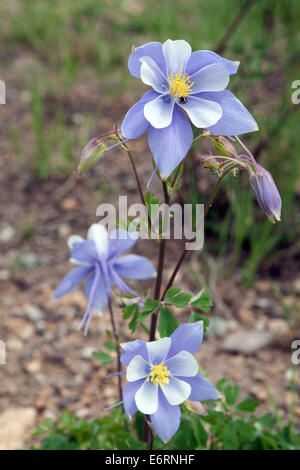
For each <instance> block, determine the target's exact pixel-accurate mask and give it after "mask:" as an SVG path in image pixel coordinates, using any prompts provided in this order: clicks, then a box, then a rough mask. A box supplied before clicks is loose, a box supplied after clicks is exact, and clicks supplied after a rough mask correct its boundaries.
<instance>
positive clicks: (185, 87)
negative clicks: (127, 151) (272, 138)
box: [121, 39, 258, 179]
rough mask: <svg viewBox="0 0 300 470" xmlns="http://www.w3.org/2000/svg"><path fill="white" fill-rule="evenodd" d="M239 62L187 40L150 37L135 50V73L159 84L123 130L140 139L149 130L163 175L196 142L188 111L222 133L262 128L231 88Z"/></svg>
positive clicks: (132, 111)
mask: <svg viewBox="0 0 300 470" xmlns="http://www.w3.org/2000/svg"><path fill="white" fill-rule="evenodd" d="M238 65H239V62H233V61H231V60H227V59H224V58H222V57H220V56H219V55H218V54H215V53H214V52H211V51H205V50H202V51H195V52H192V49H191V46H190V45H189V44H188V43H187V42H186V41H183V40H177V41H172V40H171V39H168V40H167V41H166V42H165V43H164V44H161V43H160V42H149V43H147V44H145V45H144V46H140V47H137V48H135V49H134V50H133V52H132V53H131V55H130V57H129V61H128V67H129V71H130V73H131V75H133V76H134V77H138V78H141V80H142V81H143V82H144V83H145V84H146V85H150V86H151V87H152V88H153V90H151V91H148V92H147V93H146V94H145V95H144V96H143V97H142V98H141V99H140V101H138V102H137V103H136V104H135V105H134V106H132V108H130V110H129V111H128V113H127V114H126V116H125V118H124V120H123V122H122V126H121V131H122V134H123V135H124V137H125V138H127V139H136V138H137V137H139V136H140V135H142V134H143V133H144V132H145V131H147V130H149V133H148V140H149V146H150V149H151V152H152V154H153V156H154V160H155V162H156V164H157V166H158V169H159V171H160V174H161V177H162V178H163V179H166V178H167V177H168V176H169V175H170V174H171V172H172V171H173V170H174V169H175V168H176V167H177V166H178V164H179V163H180V162H181V161H182V160H183V158H184V157H185V155H186V153H187V151H188V150H189V148H190V147H191V145H192V142H193V132H192V128H191V125H190V122H189V120H188V119H187V117H186V114H187V116H188V117H189V119H190V121H191V122H192V123H193V124H194V126H196V127H199V128H204V129H207V130H208V131H210V132H212V133H214V134H218V135H224V136H231V135H239V134H244V133H246V132H252V131H256V130H258V126H257V124H256V122H255V120H254V119H253V117H252V116H251V114H250V113H249V111H247V109H246V108H245V107H244V106H243V105H242V103H241V102H240V101H239V100H238V99H237V98H236V97H235V96H234V95H233V94H232V93H231V92H230V91H228V90H225V88H226V87H227V85H228V82H229V76H230V75H232V74H234V73H236V72H237V69H238ZM182 111H183V112H182Z"/></svg>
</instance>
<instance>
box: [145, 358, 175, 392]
mask: <svg viewBox="0 0 300 470" xmlns="http://www.w3.org/2000/svg"><path fill="white" fill-rule="evenodd" d="M168 375H171V372H170V371H169V370H168V368H167V366H164V363H163V362H161V363H160V364H158V365H157V364H154V365H153V366H152V369H151V371H150V374H149V377H148V378H147V382H150V380H151V382H152V383H154V384H159V385H160V386H161V387H162V386H163V384H168V383H169V382H170V380H169V379H168Z"/></svg>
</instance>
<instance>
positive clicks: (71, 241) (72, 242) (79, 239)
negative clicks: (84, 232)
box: [67, 235, 84, 250]
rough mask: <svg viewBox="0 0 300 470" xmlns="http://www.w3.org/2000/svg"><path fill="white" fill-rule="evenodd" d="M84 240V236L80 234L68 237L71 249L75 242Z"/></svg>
mask: <svg viewBox="0 0 300 470" xmlns="http://www.w3.org/2000/svg"><path fill="white" fill-rule="evenodd" d="M82 242H84V238H82V237H81V236H80V235H71V236H70V237H69V238H68V242H67V243H68V247H69V248H70V250H72V248H73V247H74V245H75V243H82Z"/></svg>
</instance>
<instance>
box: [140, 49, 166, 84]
mask: <svg viewBox="0 0 300 470" xmlns="http://www.w3.org/2000/svg"><path fill="white" fill-rule="evenodd" d="M140 61H141V62H142V65H141V79H142V81H143V82H144V83H145V84H146V85H150V86H152V88H153V89H154V90H155V91H157V92H159V93H164V92H166V91H167V89H168V81H167V79H166V77H165V76H164V74H163V73H162V71H161V70H160V68H159V67H158V65H157V64H156V62H154V60H153V59H151V57H141V58H140Z"/></svg>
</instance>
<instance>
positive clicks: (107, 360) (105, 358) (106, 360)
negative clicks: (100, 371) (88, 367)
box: [93, 351, 112, 364]
mask: <svg viewBox="0 0 300 470" xmlns="http://www.w3.org/2000/svg"><path fill="white" fill-rule="evenodd" d="M93 356H94V358H95V359H98V360H99V361H101V362H103V364H109V363H110V362H112V358H111V357H110V355H109V354H106V353H104V352H102V351H95V352H93Z"/></svg>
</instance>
